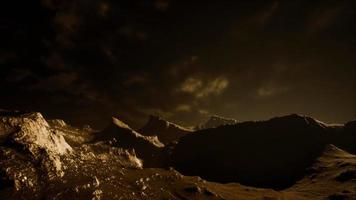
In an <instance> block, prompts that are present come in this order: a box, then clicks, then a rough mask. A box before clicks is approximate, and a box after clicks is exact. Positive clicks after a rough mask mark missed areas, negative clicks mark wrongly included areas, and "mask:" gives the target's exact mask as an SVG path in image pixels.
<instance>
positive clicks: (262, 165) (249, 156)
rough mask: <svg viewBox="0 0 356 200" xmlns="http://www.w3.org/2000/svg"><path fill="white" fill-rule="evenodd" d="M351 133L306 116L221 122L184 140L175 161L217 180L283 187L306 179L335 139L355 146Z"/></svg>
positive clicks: (187, 171)
mask: <svg viewBox="0 0 356 200" xmlns="http://www.w3.org/2000/svg"><path fill="white" fill-rule="evenodd" d="M343 129H345V130H348V133H345V132H344V131H343ZM350 131H351V130H349V127H348V126H345V128H343V127H329V126H328V125H326V124H324V123H321V122H319V121H317V120H315V119H313V118H310V117H305V116H300V115H289V116H284V117H277V118H273V119H270V120H268V121H260V122H243V123H238V124H236V125H227V126H221V127H218V128H215V129H206V130H201V131H197V132H196V133H195V134H191V135H187V136H185V137H183V138H181V140H180V142H179V143H178V144H177V146H176V147H175V148H174V150H173V153H172V162H173V163H172V165H173V166H174V167H176V169H177V170H178V171H180V172H182V173H183V174H187V175H199V176H201V177H203V178H206V179H208V180H211V181H218V182H225V183H226V182H239V183H242V184H247V185H252V186H257V187H266V188H268V187H269V188H274V189H283V188H287V187H289V186H291V185H293V184H294V183H295V182H296V181H297V180H299V179H300V178H302V177H303V175H304V174H305V169H306V168H307V167H309V166H311V164H312V163H313V162H314V161H315V159H316V158H317V157H318V156H320V154H321V153H322V151H323V149H324V148H325V146H326V145H327V144H329V143H333V139H335V143H337V145H339V146H340V147H344V146H345V147H346V148H348V149H351V148H352V146H355V140H351V139H350V134H351V132H352V131H351V132H350Z"/></svg>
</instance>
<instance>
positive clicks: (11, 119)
mask: <svg viewBox="0 0 356 200" xmlns="http://www.w3.org/2000/svg"><path fill="white" fill-rule="evenodd" d="M0 139H1V141H2V142H4V143H6V145H8V146H9V147H16V148H17V149H18V150H21V151H24V152H27V153H29V154H30V155H31V156H32V157H33V158H34V159H36V160H38V159H42V158H43V156H45V157H48V158H49V159H50V160H52V161H53V164H54V166H55V168H56V169H57V170H60V169H61V166H60V164H59V161H58V156H61V155H64V154H67V153H69V152H71V151H72V148H71V147H70V146H69V144H68V143H67V142H66V141H65V140H64V138H63V135H61V134H59V133H57V132H55V131H53V130H52V129H51V128H50V126H49V124H48V123H47V121H46V120H45V119H44V118H43V116H42V115H41V114H40V113H26V114H20V115H14V116H0ZM12 145H13V146H12Z"/></svg>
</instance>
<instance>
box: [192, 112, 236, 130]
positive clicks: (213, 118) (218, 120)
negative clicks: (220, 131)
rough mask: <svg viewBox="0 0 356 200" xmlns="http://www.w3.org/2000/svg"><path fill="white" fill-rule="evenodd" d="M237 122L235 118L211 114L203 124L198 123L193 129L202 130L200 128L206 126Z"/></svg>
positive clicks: (212, 126) (211, 126)
mask: <svg viewBox="0 0 356 200" xmlns="http://www.w3.org/2000/svg"><path fill="white" fill-rule="evenodd" d="M237 122H238V121H237V120H236V119H231V118H225V117H220V116H217V115H213V116H211V117H210V118H209V120H208V121H206V122H205V123H203V124H200V125H198V126H197V127H196V128H195V129H196V130H202V129H208V128H216V127H219V126H224V125H232V124H236V123H237Z"/></svg>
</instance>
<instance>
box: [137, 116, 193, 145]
mask: <svg viewBox="0 0 356 200" xmlns="http://www.w3.org/2000/svg"><path fill="white" fill-rule="evenodd" d="M138 131H139V132H140V133H142V134H144V135H147V136H153V135H156V136H157V137H158V139H159V140H160V141H161V142H162V143H163V144H168V143H171V142H174V141H177V140H179V138H181V137H183V136H185V135H187V134H189V133H191V132H192V130H190V129H188V128H184V127H182V126H179V125H177V124H174V123H172V122H168V121H166V120H164V119H162V118H160V117H158V116H152V115H151V116H150V118H149V120H148V122H147V124H146V125H145V126H143V127H142V128H141V129H139V130H138Z"/></svg>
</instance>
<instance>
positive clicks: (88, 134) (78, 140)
mask: <svg viewBox="0 0 356 200" xmlns="http://www.w3.org/2000/svg"><path fill="white" fill-rule="evenodd" d="M47 121H48V124H49V125H50V127H51V129H52V130H53V131H55V132H56V133H57V134H59V135H63V137H64V139H65V140H66V141H67V142H68V144H69V145H71V146H72V147H74V146H80V145H82V144H84V143H87V142H89V141H91V140H92V139H93V134H94V132H96V131H95V130H93V129H91V128H90V127H89V126H88V127H83V129H79V128H76V127H73V126H71V125H69V124H67V123H66V122H65V121H64V120H61V119H52V120H47Z"/></svg>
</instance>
